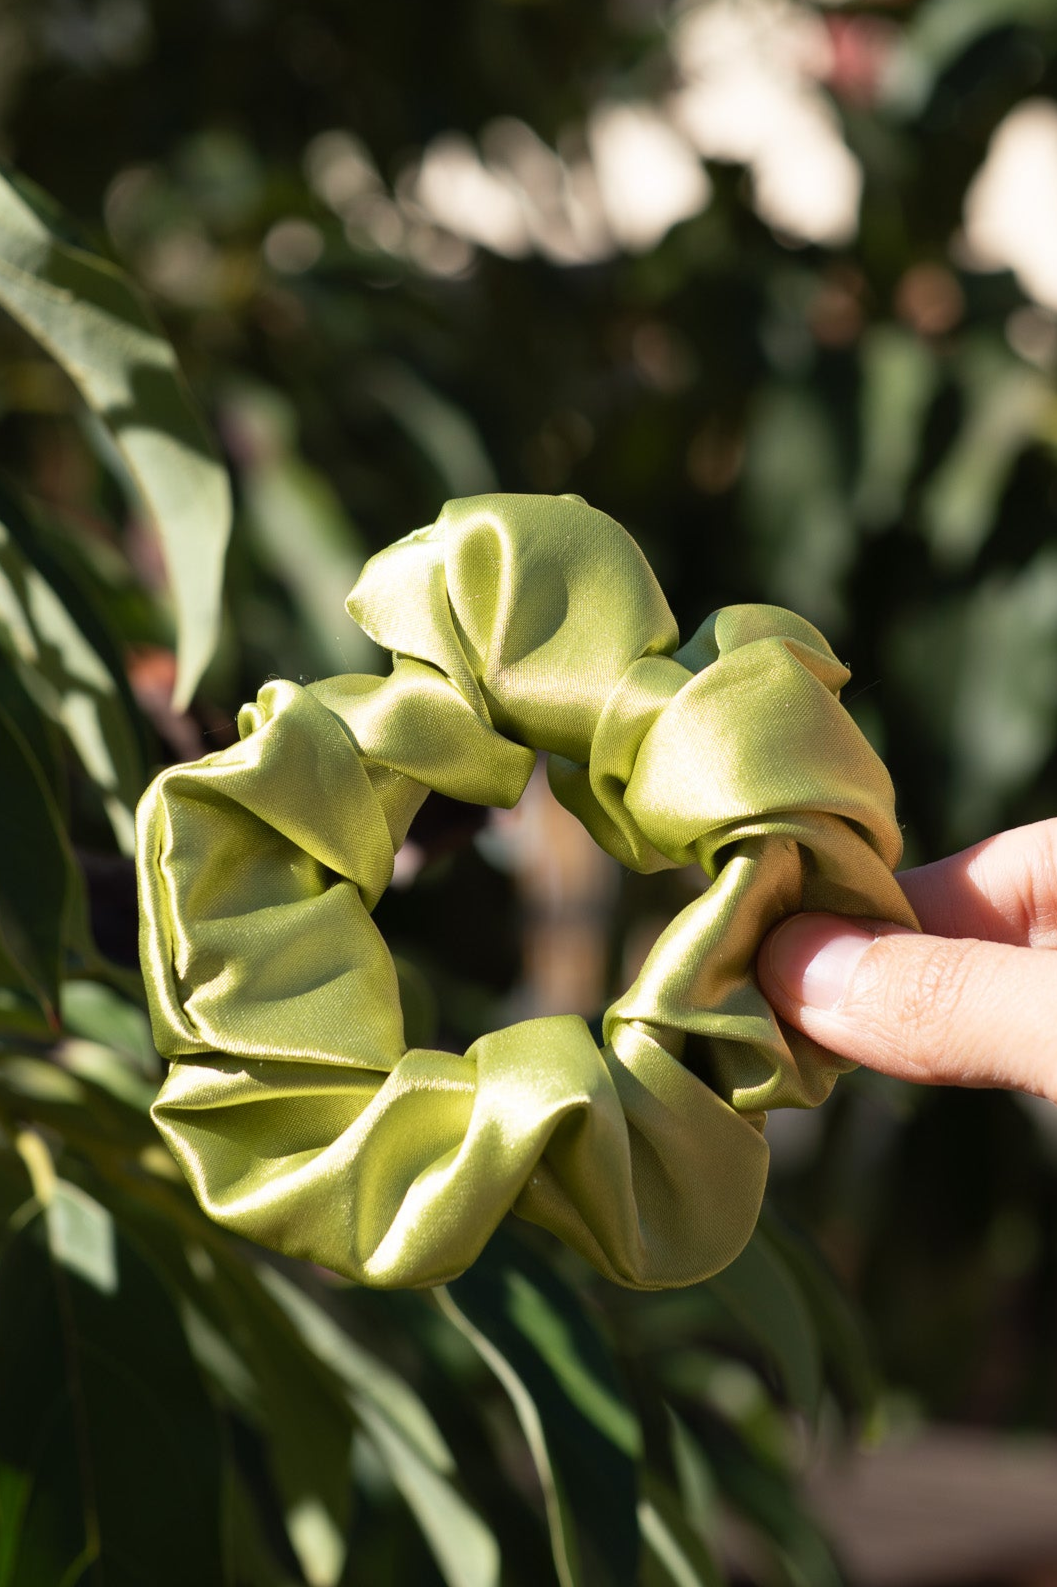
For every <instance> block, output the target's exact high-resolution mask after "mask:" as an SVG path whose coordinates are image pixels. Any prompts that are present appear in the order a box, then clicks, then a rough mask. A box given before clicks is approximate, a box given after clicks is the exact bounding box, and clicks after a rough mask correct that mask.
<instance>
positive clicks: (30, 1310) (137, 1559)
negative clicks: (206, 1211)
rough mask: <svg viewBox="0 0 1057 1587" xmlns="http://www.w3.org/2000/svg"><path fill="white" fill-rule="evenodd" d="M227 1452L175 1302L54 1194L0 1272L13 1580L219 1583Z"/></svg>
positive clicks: (88, 1215)
mask: <svg viewBox="0 0 1057 1587" xmlns="http://www.w3.org/2000/svg"><path fill="white" fill-rule="evenodd" d="M218 1484H219V1445H218V1437H217V1429H216V1425H215V1421H214V1417H213V1413H212V1410H211V1408H210V1405H209V1402H208V1400H207V1399H206V1396H205V1394H204V1392H203V1389H202V1386H201V1383H200V1382H199V1379H198V1376H197V1373H196V1372H195V1369H194V1366H193V1364H192V1362H191V1359H190V1356H189V1354H188V1351H187V1346H186V1343H185V1341H184V1338H183V1334H182V1332H181V1329H180V1326H179V1323H178V1321H177V1318H176V1315H175V1313H174V1311H173V1308H172V1306H171V1304H170V1302H169V1299H168V1296H167V1295H166V1294H165V1292H164V1291H163V1290H162V1289H161V1287H160V1286H159V1284H158V1283H157V1281H156V1280H155V1279H154V1277H153V1276H152V1274H151V1273H150V1271H149V1269H148V1268H147V1267H146V1266H145V1265H144V1263H143V1262H142V1261H141V1260H140V1259H139V1258H138V1257H137V1256H136V1255H135V1253H134V1252H133V1251H132V1249H131V1248H130V1247H129V1246H128V1245H127V1243H126V1242H125V1241H124V1240H122V1238H121V1236H120V1235H119V1234H118V1232H117V1231H116V1230H115V1228H114V1226H113V1224H112V1223H111V1221H110V1218H109V1215H108V1214H107V1213H106V1212H105V1210H104V1209H103V1208H102V1207H101V1206H100V1205H99V1203H98V1202H96V1201H94V1200H93V1199H92V1198H91V1197H90V1196H87V1195H86V1194H85V1193H84V1192H83V1191H80V1190H77V1189H76V1188H75V1187H73V1186H70V1185H66V1184H64V1183H63V1182H62V1181H61V1180H60V1181H58V1183H56V1184H55V1185H54V1186H53V1187H52V1190H51V1193H50V1201H49V1205H48V1207H47V1209H46V1210H45V1211H44V1212H42V1213H41V1214H40V1215H39V1216H37V1217H36V1218H34V1219H33V1220H32V1221H31V1222H30V1223H29V1224H27V1225H26V1226H25V1227H23V1228H22V1229H21V1230H20V1231H19V1232H18V1233H17V1234H16V1235H15V1237H14V1238H13V1239H12V1240H11V1241H10V1242H9V1244H8V1246H7V1249H6V1251H5V1253H4V1256H3V1260H2V1262H0V1584H2V1587H44V1584H45V1583H47V1584H51V1583H55V1584H59V1583H66V1584H70V1587H72V1584H74V1583H78V1584H80V1583H82V1582H83V1583H86V1584H87V1583H89V1582H95V1581H99V1582H100V1583H102V1582H105V1583H106V1584H107V1587H137V1584H139V1583H142V1582H150V1583H151V1587H186V1584H187V1583H188V1582H203V1583H207V1582H208V1583H210V1584H214V1583H215V1584H217V1587H221V1584H222V1582H223V1580H224V1577H223V1573H222V1569H221V1566H220V1563H219V1562H220V1556H221V1549H220V1533H219V1506H218V1500H217V1490H218Z"/></svg>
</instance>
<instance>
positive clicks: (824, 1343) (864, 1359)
mask: <svg viewBox="0 0 1057 1587" xmlns="http://www.w3.org/2000/svg"><path fill="white" fill-rule="evenodd" d="M765 1230H766V1234H767V1238H768V1239H769V1240H770V1242H771V1243H772V1245H773V1246H774V1248H775V1249H776V1250H777V1251H778V1252H779V1253H780V1255H781V1257H782V1260H783V1261H784V1262H785V1263H786V1264H787V1265H788V1267H789V1269H790V1272H791V1273H792V1274H793V1277H794V1278H795V1280H796V1282H797V1285H798V1287H799V1289H800V1292H801V1294H802V1295H803V1297H804V1300H805V1302H806V1304H807V1307H808V1310H809V1311H810V1313H811V1320H812V1322H813V1324H814V1327H815V1332H816V1334H817V1337H818V1341H819V1345H820V1346H821V1349H822V1354H823V1357H824V1359H825V1364H826V1367H827V1378H828V1379H829V1381H831V1382H832V1384H833V1386H834V1388H835V1390H836V1392H837V1394H838V1395H839V1397H840V1399H841V1401H842V1403H843V1404H844V1405H846V1406H847V1408H848V1409H849V1410H851V1411H854V1412H858V1413H859V1414H860V1415H867V1414H868V1413H869V1412H870V1411H871V1410H872V1409H873V1408H874V1404H875V1401H876V1399H877V1392H878V1388H879V1387H880V1385H879V1381H878V1375H877V1364H876V1362H875V1361H874V1359H873V1356H872V1355H871V1352H870V1345H869V1341H868V1339H867V1336H866V1331H865V1321H864V1319H863V1318H860V1317H859V1316H858V1315H857V1313H856V1311H855V1309H854V1307H853V1305H852V1302H851V1300H850V1299H849V1297H848V1296H847V1294H846V1293H845V1292H844V1290H842V1289H841V1287H840V1284H839V1283H838V1282H837V1280H836V1279H835V1278H834V1276H833V1274H832V1273H831V1272H830V1271H829V1269H828V1268H827V1267H826V1265H825V1263H824V1261H823V1258H822V1255H821V1253H820V1252H819V1251H818V1249H817V1248H816V1247H814V1246H812V1245H811V1244H809V1243H808V1242H807V1241H806V1240H803V1239H801V1238H798V1237H797V1236H796V1235H795V1234H794V1233H791V1232H790V1231H789V1230H786V1229H783V1228H782V1227H781V1226H780V1225H779V1224H777V1223H776V1222H775V1220H774V1219H773V1218H769V1219H768V1220H767V1222H766V1224H765Z"/></svg>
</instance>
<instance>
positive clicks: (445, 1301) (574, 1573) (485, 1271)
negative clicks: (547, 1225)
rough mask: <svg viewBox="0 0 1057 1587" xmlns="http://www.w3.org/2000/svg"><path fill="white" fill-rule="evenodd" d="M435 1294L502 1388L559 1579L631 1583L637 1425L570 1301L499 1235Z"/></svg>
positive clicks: (567, 1586) (549, 1275) (575, 1585)
mask: <svg viewBox="0 0 1057 1587" xmlns="http://www.w3.org/2000/svg"><path fill="white" fill-rule="evenodd" d="M437 1299H438V1303H439V1304H440V1306H441V1309H442V1310H443V1312H444V1314H445V1316H447V1317H449V1318H450V1320H451V1321H452V1322H453V1323H454V1324H455V1326H456V1327H457V1328H459V1329H460V1330H461V1331H462V1332H463V1333H464V1334H465V1336H466V1337H467V1339H469V1341H470V1343H471V1344H472V1345H473V1346H474V1348H475V1349H476V1350H477V1351H478V1352H479V1354H480V1356H481V1358H482V1360H483V1361H484V1362H485V1363H486V1364H487V1365H488V1366H489V1367H490V1368H491V1370H492V1371H493V1372H494V1373H495V1375H496V1377H497V1378H498V1379H499V1381H500V1383H501V1384H502V1385H503V1388H504V1389H505V1390H506V1392H507V1394H508V1395H509V1396H510V1399H511V1401H512V1403H513V1406H514V1410H515V1411H516V1413H517V1417H518V1420H519V1422H520V1423H521V1429H522V1432H523V1433H524V1435H525V1438H526V1441H527V1443H528V1446H529V1449H530V1452H531V1454H532V1458H533V1461H534V1462H535V1465H536V1470H537V1473H538V1475H539V1479H540V1483H541V1485H542V1487H543V1495H544V1500H545V1502H546V1507H547V1520H548V1524H549V1526H550V1532H551V1548H552V1551H553V1555H554V1563H555V1567H556V1569H557V1572H558V1579H559V1581H560V1582H561V1584H562V1587H586V1584H588V1583H590V1582H592V1581H595V1580H603V1581H605V1582H607V1583H612V1584H614V1587H619V1584H624V1583H626V1584H628V1587H632V1584H633V1583H634V1582H635V1580H636V1572H637V1559H638V1533H637V1524H636V1505H637V1483H636V1460H637V1458H638V1455H639V1453H640V1447H641V1433H640V1430H639V1426H638V1422H637V1420H636V1417H635V1414H634V1412H633V1411H632V1409H631V1407H630V1405H629V1404H628V1403H627V1401H626V1399H625V1398H624V1395H623V1392H622V1391H621V1388H620V1384H619V1381H618V1379H617V1375H616V1369H615V1367H614V1364H613V1361H612V1359H611V1357H610V1355H609V1352H608V1351H607V1349H606V1347H605V1344H604V1343H603V1341H602V1338H601V1336H600V1335H599V1333H598V1332H597V1331H596V1329H595V1328H594V1327H593V1325H592V1323H591V1321H590V1319H589V1317H588V1314H587V1312H586V1311H585V1309H584V1307H583V1305H582V1303H581V1302H580V1301H579V1300H578V1299H577V1297H576V1295H575V1294H574V1293H573V1291H572V1290H571V1289H569V1288H568V1287H567V1286H566V1285H565V1284H564V1283H563V1282H562V1280H561V1279H559V1278H558V1276H557V1275H556V1274H555V1273H554V1272H553V1271H552V1270H551V1269H549V1268H548V1267H546V1266H545V1265H544V1263H543V1262H541V1261H540V1260H539V1259H538V1258H536V1257H535V1256H533V1255H532V1254H531V1253H530V1252H529V1251H528V1249H527V1248H522V1247H521V1246H520V1245H514V1244H513V1242H512V1241H511V1240H510V1238H509V1237H508V1236H506V1235H503V1234H499V1235H497V1236H494V1237H493V1239H492V1240H491V1242H490V1243H489V1245H488V1247H487V1248H486V1250H485V1252H484V1253H483V1254H482V1255H481V1256H480V1257H479V1258H478V1259H477V1261H476V1262H475V1263H474V1265H473V1267H472V1268H470V1270H469V1271H468V1272H467V1273H465V1274H464V1275H463V1277H462V1278H460V1279H457V1280H456V1281H455V1283H453V1284H450V1285H448V1287H447V1289H445V1290H440V1291H438V1292H437Z"/></svg>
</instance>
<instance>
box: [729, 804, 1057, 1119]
mask: <svg viewBox="0 0 1057 1587" xmlns="http://www.w3.org/2000/svg"><path fill="white" fill-rule="evenodd" d="M899 881H900V883H901V885H902V887H903V891H904V892H905V893H906V895H907V897H908V899H909V900H910V903H911V904H912V906H913V908H914V910H915V912H916V914H917V916H918V919H919V920H920V921H921V925H922V932H923V935H919V934H918V933H916V932H912V931H907V930H906V929H904V928H903V927H900V926H894V925H889V924H885V923H883V922H878V921H849V920H846V919H844V918H842V917H840V916H837V915H813V914H806V915H794V916H792V917H791V918H790V919H788V920H784V921H782V922H781V924H780V925H778V926H776V927H775V929H774V930H773V931H772V932H770V934H769V935H768V936H767V937H766V938H765V939H764V942H763V944H762V946H761V948H760V953H759V957H758V960H757V973H758V975H759V980H760V985H761V986H762V988H763V991H764V993H765V995H766V996H767V998H768V999H769V1001H770V1002H771V1004H772V1005H773V1007H774V1008H775V1010H776V1011H777V1012H778V1013H779V1014H780V1015H781V1017H782V1018H783V1019H785V1020H787V1021H788V1022H789V1023H790V1024H791V1025H794V1026H796V1027H797V1029H799V1030H802V1031H803V1032H804V1033H805V1034H806V1035H808V1036H811V1037H812V1038H813V1039H814V1040H815V1041H817V1042H819V1043H820V1044H821V1045H822V1046H823V1047H827V1048H829V1050H830V1051H831V1052H836V1053H839V1054H841V1055H842V1056H843V1057H846V1058H853V1059H855V1060H856V1061H857V1062H859V1063H862V1064H866V1065H867V1066H868V1067H870V1068H871V1069H877V1070H879V1071H881V1072H882V1073H884V1074H889V1075H895V1076H897V1077H898V1078H899V1079H901V1080H914V1081H918V1082H921V1083H927V1084H931V1085H959V1086H992V1087H994V1086H998V1087H1003V1088H1005V1089H1008V1090H1014V1091H1027V1092H1032V1093H1034V1094H1036V1095H1038V1096H1043V1097H1048V1098H1049V1099H1050V1100H1051V1101H1057V953H1055V952H1054V951H1053V950H1054V949H1055V948H1057V820H1051V821H1040V822H1037V823H1036V824H1035V825H1033V826H1028V827H1020V828H1018V829H1016V830H1015V831H1012V832H1003V833H1000V834H999V835H998V836H997V837H993V838H988V839H987V840H986V841H985V842H983V843H978V844H976V845H975V846H974V847H973V848H971V849H965V850H964V851H963V852H962V853H961V854H954V855H952V856H951V857H950V859H946V860H940V861H938V862H937V863H936V864H935V865H925V866H922V867H921V868H920V869H919V870H913V871H906V872H904V873H903V874H902V875H901V876H900V878H899Z"/></svg>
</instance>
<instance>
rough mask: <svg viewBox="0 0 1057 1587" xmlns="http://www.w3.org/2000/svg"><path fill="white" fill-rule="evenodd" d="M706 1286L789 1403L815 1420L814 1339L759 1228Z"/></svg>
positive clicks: (797, 1294)
mask: <svg viewBox="0 0 1057 1587" xmlns="http://www.w3.org/2000/svg"><path fill="white" fill-rule="evenodd" d="M708 1287H709V1289H710V1290H711V1292H712V1293H713V1294H714V1295H716V1296H718V1298H719V1299H720V1300H721V1301H722V1302H723V1304H724V1306H726V1307H727V1308H728V1310H729V1311H730V1312H731V1313H732V1315H733V1316H734V1317H735V1318H736V1319H737V1321H738V1322H739V1323H740V1324H741V1326H742V1328H744V1330H745V1332H746V1333H747V1334H748V1335H749V1337H750V1338H751V1339H752V1340H754V1341H755V1343H756V1344H757V1345H759V1346H760V1348H761V1349H762V1350H763V1351H764V1353H765V1355H766V1356H767V1358H768V1360H769V1361H770V1362H771V1364H772V1365H773V1366H774V1367H775V1368H776V1369H777V1371H778V1373H779V1375H780V1377H781V1381H782V1385H783V1387H784V1389H785V1392H786V1394H787V1395H788V1397H789V1399H790V1401H791V1402H792V1404H793V1405H795V1406H796V1408H797V1409H798V1410H802V1411H804V1412H806V1414H807V1415H808V1416H814V1414H815V1413H816V1411H817V1409H818V1402H819V1396H820V1394H821V1392H822V1353H821V1349H820V1347H819V1341H818V1335H817V1333H816V1331H815V1327H814V1324H813V1323H812V1320H811V1313H810V1312H809V1310H808V1307H807V1304H806V1302H805V1300H804V1296H803V1293H802V1291H801V1289H800V1286H799V1284H798V1283H797V1280H796V1278H795V1276H794V1274H793V1273H792V1271H791V1269H790V1267H789V1264H788V1263H787V1262H786V1261H785V1259H784V1257H783V1256H782V1255H781V1253H780V1252H779V1251H778V1250H777V1248H776V1247H775V1245H774V1243H773V1242H772V1241H771V1240H770V1239H769V1238H768V1236H767V1235H766V1234H765V1233H764V1231H763V1229H761V1228H757V1229H756V1231H755V1233H754V1234H753V1237H752V1239H751V1240H750V1241H749V1243H748V1245H747V1246H746V1247H745V1249H744V1250H743V1251H742V1253H741V1255H740V1256H739V1257H737V1258H736V1260H735V1261H733V1262H732V1263H731V1264H730V1266H729V1267H727V1268H724V1270H723V1272H722V1273H717V1274H716V1276H715V1278H711V1279H709V1281H708Z"/></svg>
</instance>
